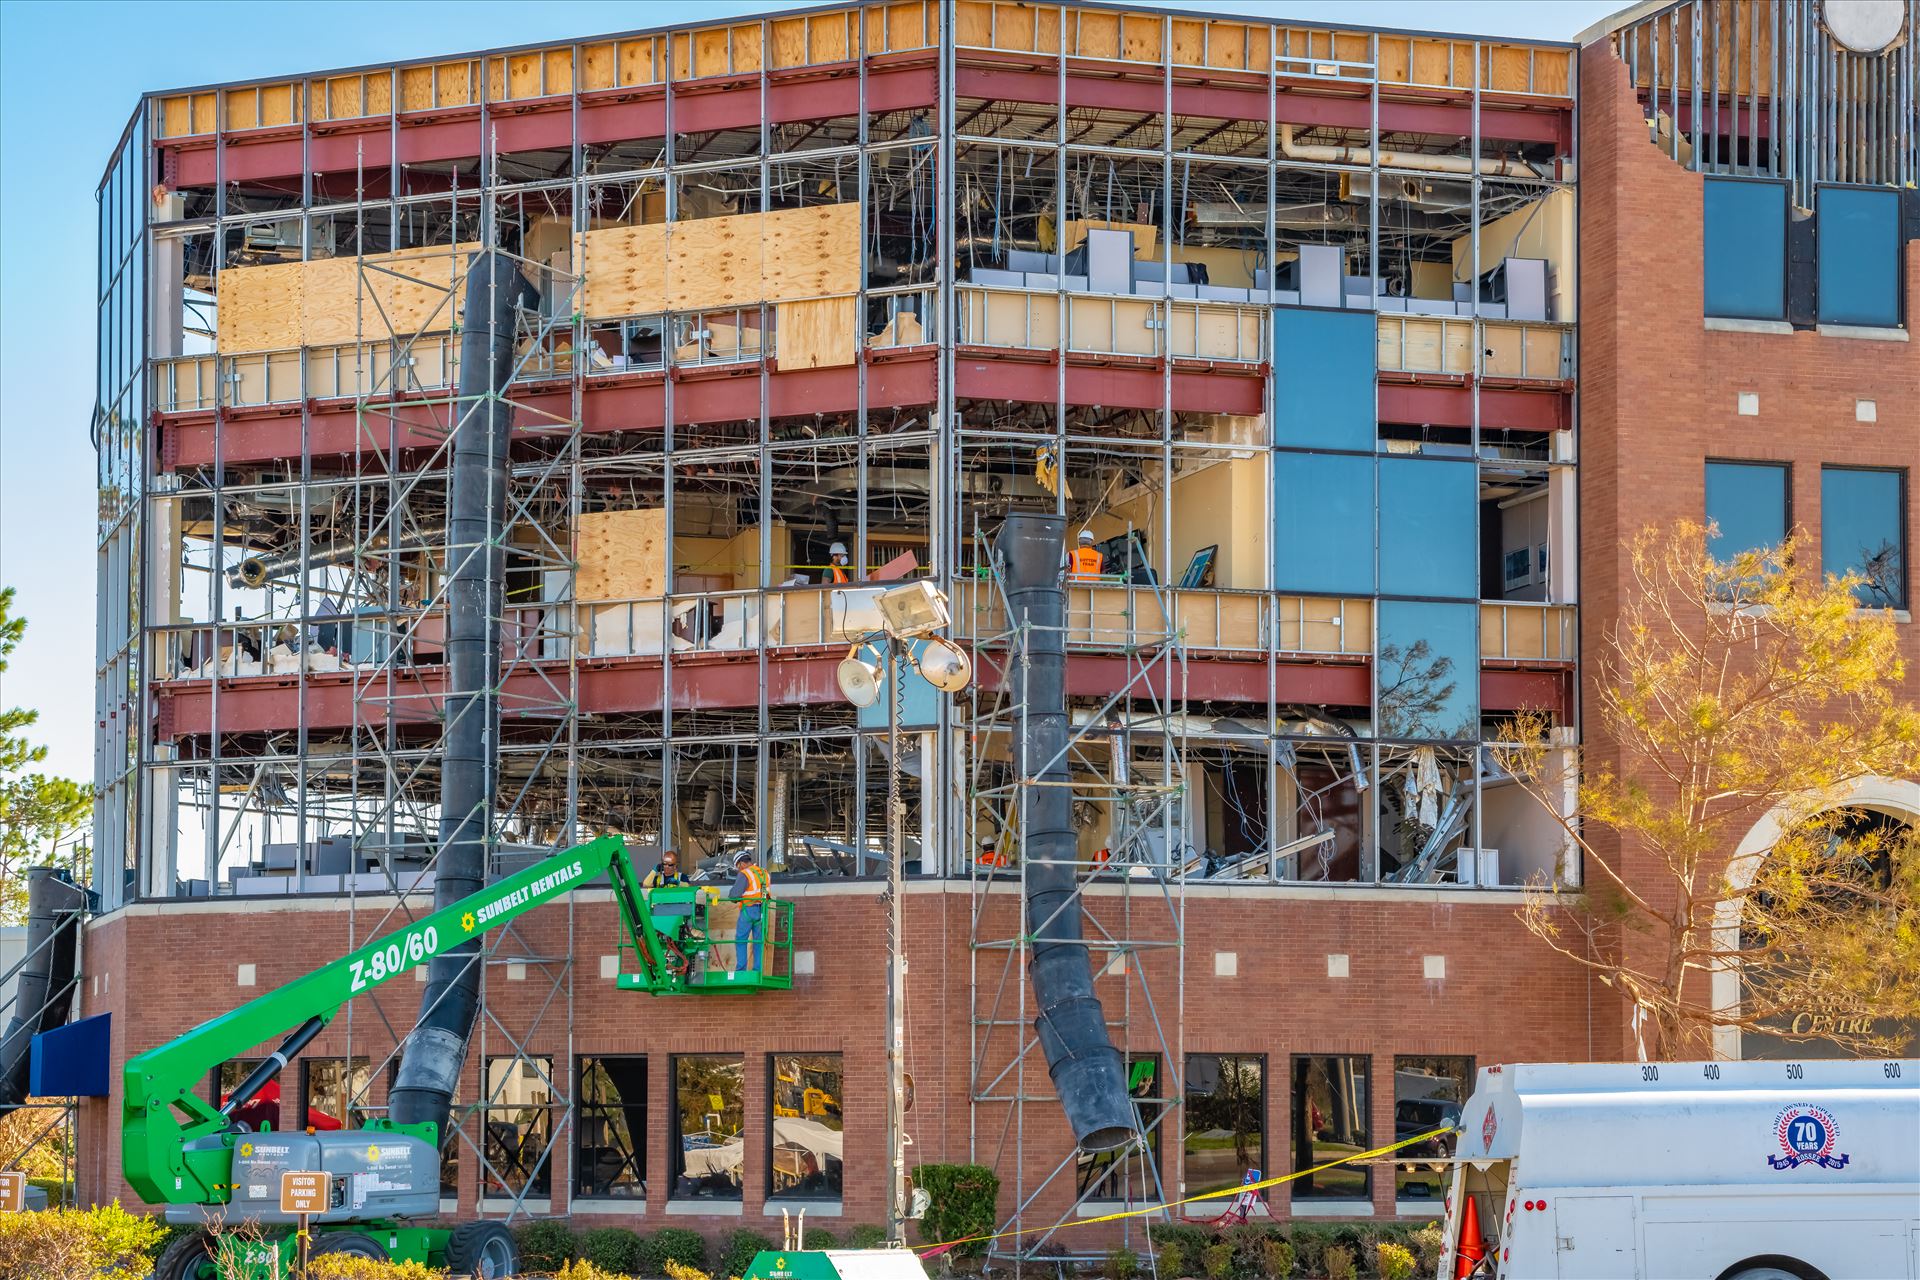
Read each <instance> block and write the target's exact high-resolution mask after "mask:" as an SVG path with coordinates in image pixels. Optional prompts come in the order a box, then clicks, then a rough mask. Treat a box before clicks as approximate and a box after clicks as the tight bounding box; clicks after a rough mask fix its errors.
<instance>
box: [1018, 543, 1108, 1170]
mask: <svg viewBox="0 0 1920 1280" xmlns="http://www.w3.org/2000/svg"><path fill="white" fill-rule="evenodd" d="M1065 534H1066V521H1065V520H1064V519H1063V518H1061V517H1059V516H1044V515H1038V514H1026V513H1015V514H1012V515H1009V516H1008V517H1007V520H1006V523H1005V524H1004V525H1002V526H1001V529H1000V535H999V539H998V542H997V546H998V550H999V554H1000V559H1001V561H1002V576H1003V579H1004V582H1005V587H1006V593H1007V605H1008V620H1009V622H1011V623H1012V624H1014V625H1016V626H1024V628H1025V645H1024V654H1023V656H1022V657H1021V658H1018V659H1016V661H1015V662H1014V664H1013V672H1012V692H1013V701H1014V704H1015V705H1016V706H1019V707H1022V708H1023V714H1022V716H1021V717H1020V720H1019V722H1018V727H1017V728H1016V730H1015V734H1016V747H1015V749H1016V755H1015V766H1016V768H1017V769H1018V770H1019V774H1020V777H1021V778H1023V779H1026V780H1028V781H1032V782H1038V783H1040V784H1042V785H1039V786H1036V787H1033V788H1031V791H1030V795H1029V798H1028V800H1027V811H1026V841H1025V848H1024V852H1023V855H1022V861H1023V863H1024V864H1025V876H1026V913H1027V920H1026V924H1027V933H1028V935H1029V937H1030V938H1031V940H1032V942H1031V945H1032V949H1033V950H1032V954H1033V960H1032V969H1031V972H1032V978H1033V994H1034V999H1035V1001H1036V1003H1037V1004H1038V1005H1039V1008H1040V1012H1039V1014H1038V1016H1036V1017H1035V1018H1034V1020H1033V1027H1034V1031H1035V1033H1036V1034H1037V1035H1038V1036H1039V1038H1040V1048H1041V1050H1042V1052H1044V1053H1045V1054H1046V1057H1047V1071H1048V1073H1049V1074H1050V1075H1051V1076H1052V1077H1053V1087H1054V1091H1055V1092H1056V1093H1057V1094H1058V1095H1059V1097H1060V1105H1061V1106H1062V1107H1064V1108H1065V1109H1066V1113H1067V1122H1068V1123H1069V1124H1071V1125H1072V1126H1073V1136H1074V1140H1075V1141H1076V1142H1077V1143H1078V1144H1079V1146H1080V1148H1081V1150H1083V1151H1109V1150H1112V1149H1114V1148H1116V1147H1122V1146H1125V1145H1126V1144H1127V1143H1129V1142H1131V1141H1133V1140H1134V1139H1135V1138H1136V1137H1137V1136H1138V1133H1139V1124H1138V1120H1137V1118H1136V1114H1135V1111H1134V1105H1133V1099H1132V1098H1131V1097H1130V1096H1129V1095H1128V1093H1127V1076H1126V1070H1125V1068H1124V1067H1123V1066H1122V1064H1121V1060H1120V1051H1119V1050H1118V1049H1116V1048H1114V1046H1113V1042H1112V1041H1111V1040H1110V1039H1109V1038H1108V1036H1107V1023H1106V1016H1105V1014H1104V1013H1103V1011H1102V1010H1101V1007H1100V1001H1099V999H1098V998H1097V997H1096V996H1095V995H1094V994H1093V966H1092V964H1091V962H1090V960H1089V958H1088V955H1087V946H1086V943H1085V942H1083V941H1082V940H1081V936H1082V935H1081V917H1080V898H1079V880H1078V876H1077V875H1076V871H1075V867H1076V863H1075V858H1076V839H1075V835H1074V828H1073V793H1072V791H1071V790H1069V789H1068V787H1067V782H1068V779H1069V773H1068V768H1067V734H1068V723H1067V684H1066V676H1067V655H1066V630H1065V622H1066V599H1067V598H1066V590H1065V588H1064V587H1063V586H1062V584H1061V580H1060V571H1061V557H1062V554H1063V552H1062V549H1063V547H1064V546H1065V541H1064V539H1065Z"/></svg>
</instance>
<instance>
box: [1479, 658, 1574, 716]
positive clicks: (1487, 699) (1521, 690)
mask: <svg viewBox="0 0 1920 1280" xmlns="http://www.w3.org/2000/svg"><path fill="white" fill-rule="evenodd" d="M1480 706H1481V708H1482V709H1483V710H1486V711H1526V710H1542V711H1552V712H1553V713H1554V714H1555V715H1556V716H1557V717H1558V718H1559V721H1560V723H1561V724H1572V723H1573V672H1572V670H1571V669H1569V668H1565V667H1561V668H1557V669H1548V670H1541V669H1534V670H1522V669H1517V668H1513V667H1485V666H1483V667H1482V668H1481V670H1480Z"/></svg>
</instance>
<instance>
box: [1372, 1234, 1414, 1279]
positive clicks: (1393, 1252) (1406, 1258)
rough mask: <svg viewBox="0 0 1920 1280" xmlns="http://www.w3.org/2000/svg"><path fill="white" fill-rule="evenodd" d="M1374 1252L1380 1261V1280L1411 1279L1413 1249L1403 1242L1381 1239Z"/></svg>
mask: <svg viewBox="0 0 1920 1280" xmlns="http://www.w3.org/2000/svg"><path fill="white" fill-rule="evenodd" d="M1374 1252H1375V1256H1376V1257H1377V1258H1378V1259H1379V1263H1380V1280H1412V1276H1413V1266H1414V1262H1413V1250H1411V1249H1409V1248H1407V1247H1406V1246H1405V1245H1403V1244H1394V1243H1392V1242H1391V1241H1382V1242H1381V1243H1380V1245H1379V1246H1378V1247H1377V1248H1376V1249H1375V1251H1374Z"/></svg>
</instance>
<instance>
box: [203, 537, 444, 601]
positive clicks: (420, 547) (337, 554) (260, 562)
mask: <svg viewBox="0 0 1920 1280" xmlns="http://www.w3.org/2000/svg"><path fill="white" fill-rule="evenodd" d="M446 533H447V527H446V526H445V525H443V524H437V525H428V526H427V527H426V528H424V529H419V530H416V531H414V532H412V533H409V534H407V535H405V536H403V537H402V538H401V539H400V540H399V542H397V543H394V542H391V541H389V540H387V539H379V540H377V541H376V542H375V544H374V551H373V552H370V551H369V549H368V548H366V547H360V546H345V547H330V548H328V549H327V550H325V551H309V552H308V553H307V561H306V564H307V568H309V569H325V568H327V567H329V566H331V565H336V564H345V563H346V562H347V561H349V560H355V559H358V558H359V557H361V556H364V555H368V554H373V553H374V552H377V553H380V554H388V553H392V552H397V551H424V550H426V549H427V548H428V547H432V546H436V545H438V544H439V542H440V540H441V539H442V538H444V537H445V536H446ZM299 568H300V553H299V552H298V551H289V552H285V553H283V554H281V555H277V556H249V557H248V558H247V559H245V560H242V561H241V562H240V563H239V564H237V565H235V566H234V567H233V569H232V571H231V572H229V573H228V574H227V585H228V586H232V587H255V588H258V587H264V586H266V585H267V583H269V582H271V581H272V580H273V579H275V578H277V577H279V576H280V575H281V574H283V573H294V572H297V571H298V570H299Z"/></svg>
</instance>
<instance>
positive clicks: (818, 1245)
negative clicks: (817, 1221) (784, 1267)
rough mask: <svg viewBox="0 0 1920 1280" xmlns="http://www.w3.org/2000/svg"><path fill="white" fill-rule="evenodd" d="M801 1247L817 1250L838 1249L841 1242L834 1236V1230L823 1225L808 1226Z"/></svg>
mask: <svg viewBox="0 0 1920 1280" xmlns="http://www.w3.org/2000/svg"><path fill="white" fill-rule="evenodd" d="M800 1247H801V1248H802V1249H812V1250H815V1251H816V1252H817V1251H818V1250H821V1249H838V1248H839V1247H840V1242H839V1241H838V1240H836V1239H835V1238H834V1234H833V1232H831V1231H828V1230H826V1229H825V1228H823V1227H808V1228H807V1234H806V1237H805V1238H804V1239H802V1240H801V1241H800Z"/></svg>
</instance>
